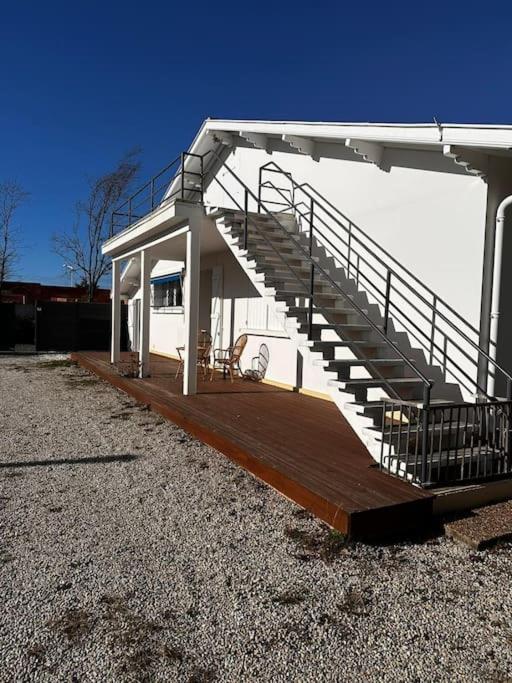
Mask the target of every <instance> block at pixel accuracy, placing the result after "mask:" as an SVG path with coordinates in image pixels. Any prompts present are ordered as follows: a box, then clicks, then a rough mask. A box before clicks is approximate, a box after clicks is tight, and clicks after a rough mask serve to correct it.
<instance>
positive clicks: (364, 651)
mask: <svg viewBox="0 0 512 683" xmlns="http://www.w3.org/2000/svg"><path fill="white" fill-rule="evenodd" d="M55 358H56V357H52V359H50V361H49V362H48V358H45V357H39V358H34V357H32V358H23V359H20V358H7V357H4V358H0V386H1V388H2V391H1V394H0V403H1V411H0V496H1V497H0V594H1V596H2V602H1V605H2V611H1V617H0V681H2V682H3V681H9V682H10V681H16V682H17V681H101V682H102V683H104V682H107V681H116V683H117V682H123V681H189V682H192V681H196V682H206V681H230V682H231V681H233V682H234V683H239V682H245V681H293V682H309V681H315V682H317V681H393V682H396V681H422V682H423V681H510V680H512V622H511V616H512V591H511V590H510V580H511V578H512V545H511V544H506V543H505V544H502V545H500V546H499V547H496V548H494V549H491V550H488V551H486V552H475V551H471V550H469V549H468V548H466V547H464V546H460V545H457V544H456V543H454V542H452V541H449V540H447V539H444V538H434V539H431V540H429V541H427V542H424V543H420V542H410V543H403V544H397V545H390V546H385V547H377V546H364V545H348V544H346V543H345V542H344V539H343V538H342V537H340V536H339V535H337V534H335V533H331V532H330V531H329V530H328V529H327V528H326V527H325V526H324V525H322V524H321V523H319V522H318V521H316V520H314V519H312V518H311V516H310V515H308V514H307V513H304V512H303V511H302V510H300V509H299V508H297V507H296V506H294V505H293V504H292V503H290V502H288V501H287V500H285V499H283V498H282V497H280V496H279V495H278V494H276V493H275V492H273V491H272V490H270V489H268V488H267V487H265V486H263V485H262V484H261V483H259V482H258V481H256V480H255V479H253V478H252V477H251V476H249V475H247V474H246V473H245V472H244V471H242V470H241V469H240V468H238V467H235V466H233V465H232V464H230V462H229V461H228V460H227V459H226V458H225V457H224V456H222V455H220V454H218V453H217V452H216V451H214V450H213V449H211V448H209V447H207V446H204V445H203V444H201V443H200V442H198V441H196V440H194V439H192V438H191V437H189V436H188V435H187V434H186V433H185V432H183V431H182V430H180V429H178V428H176V427H175V426H174V425H172V424H171V423H169V422H165V421H163V420H162V419H161V418H159V417H158V416H157V415H154V414H152V413H150V412H148V411H147V410H145V409H144V406H140V405H137V404H136V403H135V402H133V401H132V400H131V399H129V398H127V397H126V396H125V395H123V394H121V393H119V392H117V391H116V390H114V389H113V388H111V387H110V386H109V385H107V384H105V383H103V382H101V381H99V380H97V379H95V378H94V377H92V376H91V375H88V374H87V373H85V372H84V371H82V370H80V369H78V368H76V367H73V366H69V365H68V364H67V363H66V362H65V361H64V363H60V364H59V363H55V362H54V361H55Z"/></svg>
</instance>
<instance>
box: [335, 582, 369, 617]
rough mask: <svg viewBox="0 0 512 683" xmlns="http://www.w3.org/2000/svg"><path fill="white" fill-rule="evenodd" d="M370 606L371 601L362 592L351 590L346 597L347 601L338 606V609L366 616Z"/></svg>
mask: <svg viewBox="0 0 512 683" xmlns="http://www.w3.org/2000/svg"><path fill="white" fill-rule="evenodd" d="M368 604H369V600H368V598H367V596H366V595H365V594H364V593H363V592H362V591H360V590H357V589H355V588H351V589H350V590H349V591H348V593H347V595H346V596H345V600H344V601H343V602H342V603H340V604H339V605H338V609H340V610H341V611H343V612H348V613H349V614H355V615H358V616H360V615H363V614H366V612H367V607H368Z"/></svg>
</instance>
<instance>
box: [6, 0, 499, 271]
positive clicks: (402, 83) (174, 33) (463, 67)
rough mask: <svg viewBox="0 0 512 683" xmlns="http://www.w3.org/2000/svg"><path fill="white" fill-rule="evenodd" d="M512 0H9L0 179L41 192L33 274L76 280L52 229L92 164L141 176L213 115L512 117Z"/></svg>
mask: <svg viewBox="0 0 512 683" xmlns="http://www.w3.org/2000/svg"><path fill="white" fill-rule="evenodd" d="M511 20H512V7H511V6H510V3H509V6H507V3H505V2H492V1H491V2H487V3H481V2H473V1H472V0H466V1H464V2H462V1H460V2H450V1H449V0H448V2H445V3H427V2H415V1H414V0H408V1H407V2H404V1H402V0H394V1H393V2H364V3H363V2H359V3H357V2H352V3H347V2H343V1H342V0H338V1H337V2H320V3H307V4H306V3H299V2H287V1H281V2H273V3H267V2H260V3H251V4H248V3H240V2H218V3H212V2H208V3H203V2H188V3H186V2H185V3H183V2H182V3H171V2H168V1H167V2H151V1H146V2H144V3H142V2H130V1H129V0H126V1H123V2H112V1H111V2H106V1H105V0H103V2H97V1H96V0H88V1H87V2H84V1H81V0H77V1H76V2H73V3H70V2H69V1H67V2H52V1H51V0H48V2H39V1H37V2H35V1H34V0H32V1H28V2H23V3H21V2H18V3H15V2H10V3H4V4H3V6H2V17H1V24H0V69H1V88H0V180H4V179H6V178H14V179H16V180H17V181H18V182H20V183H21V184H22V185H23V186H24V187H25V188H26V189H27V190H28V191H29V192H30V193H31V199H30V202H29V203H28V204H27V205H26V206H25V207H24V209H23V210H22V211H20V213H19V221H18V222H19V223H20V225H22V227H23V229H24V240H25V243H26V247H25V250H24V252H23V254H22V260H21V263H20V268H19V272H18V274H17V275H18V276H19V278H25V279H34V280H41V281H44V282H55V283H58V282H64V281H67V279H66V280H65V279H64V277H63V275H62V272H63V269H62V259H61V258H59V257H57V256H55V255H54V254H52V252H51V244H50V237H51V234H52V233H53V232H56V231H61V230H63V229H66V228H67V227H69V226H71V225H72V224H73V220H74V206H75V203H76V201H77V200H78V199H80V198H81V197H83V196H84V195H85V194H86V192H87V177H90V176H94V175H97V174H99V173H102V172H104V171H107V170H109V169H110V168H111V167H113V166H114V165H115V163H116V161H117V160H118V158H119V157H120V156H121V155H122V154H123V153H124V152H125V151H126V150H128V149H130V148H133V147H134V146H140V147H141V148H142V149H143V154H142V161H143V168H142V174H141V177H142V178H144V177H145V176H150V175H152V174H153V173H154V172H156V171H158V170H159V168H160V167H162V166H164V165H165V164H166V163H167V162H168V161H169V160H170V159H172V158H173V157H174V156H175V155H176V154H177V153H179V152H180V151H181V150H182V149H186V148H187V147H188V145H189V143H190V142H191V140H192V138H193V137H194V135H195V133H196V131H197V129H198V127H199V126H200V124H201V122H202V120H203V119H204V118H206V117H208V116H211V117H214V118H266V119H296V120H324V121H391V122H415V121H431V120H432V117H433V116H434V115H435V116H436V117H437V118H438V119H439V120H440V121H442V122H443V123H447V122H459V123H468V122H469V123H478V122H488V123H512V92H511V90H510V88H509V84H510V79H511V73H512V68H511V66H512V63H511V62H512V57H511V51H510V29H509V26H510V23H511Z"/></svg>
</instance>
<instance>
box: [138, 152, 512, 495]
mask: <svg viewBox="0 0 512 683" xmlns="http://www.w3.org/2000/svg"><path fill="white" fill-rule="evenodd" d="M190 156H191V159H190V163H189V164H188V165H187V163H186V162H187V159H185V157H184V156H183V155H182V158H181V162H182V164H181V177H180V176H179V172H178V173H177V174H176V176H175V177H174V178H173V180H172V182H171V184H170V187H169V190H168V192H167V194H166V195H165V196H164V198H163V199H162V200H161V201H162V202H163V201H168V200H169V198H170V197H173V196H176V193H179V192H180V191H181V195H180V196H181V198H185V197H186V195H185V191H186V183H185V182H184V176H185V174H190V173H192V176H193V182H194V189H193V190H191V191H192V192H194V193H196V194H197V193H198V192H199V194H200V197H201V199H202V197H203V190H204V188H205V186H206V184H207V183H217V184H218V185H219V186H220V187H221V189H222V190H223V192H224V194H225V196H227V197H228V198H229V201H227V202H226V203H228V204H230V207H229V208H220V209H219V208H213V207H211V208H210V210H209V211H210V216H211V218H212V220H215V222H216V225H217V228H218V229H219V231H220V233H221V234H222V235H223V236H224V239H225V241H226V244H227V245H228V247H229V248H230V249H231V251H232V253H233V254H234V255H235V257H236V258H237V260H238V262H239V263H240V265H241V266H242V268H243V269H244V270H245V272H246V273H247V275H248V277H249V278H250V279H251V280H252V282H253V284H254V286H255V287H256V288H257V290H258V291H259V293H260V294H261V295H262V296H266V297H268V298H270V300H271V301H273V302H274V306H275V310H276V311H277V312H280V313H281V314H282V315H283V325H284V327H285V329H286V331H287V333H288V335H289V336H290V338H292V339H293V340H295V341H296V342H297V344H298V345H299V348H300V350H301V353H302V355H303V359H304V360H303V362H304V364H305V365H306V364H307V365H308V367H309V369H310V370H311V372H313V373H314V374H315V373H316V376H317V377H318V378H319V380H320V381H321V382H323V384H324V385H325V386H326V389H327V391H328V392H329V393H330V395H331V396H332V398H333V400H334V401H335V403H336V404H337V406H338V407H339V409H340V411H341V412H342V413H343V415H344V416H345V418H346V419H347V420H348V421H349V423H350V424H351V425H352V427H353V428H354V430H355V432H356V433H357V434H358V436H359V437H360V438H361V439H362V440H363V442H364V443H365V445H366V446H367V448H368V450H369V451H370V453H371V454H372V455H373V457H374V459H375V460H376V462H377V463H378V465H379V466H380V467H381V468H382V469H384V470H386V471H387V472H389V473H390V474H393V475H395V476H400V477H403V478H405V479H408V480H409V481H412V482H413V483H416V484H418V485H421V486H433V485H441V484H442V485H446V484H449V483H455V482H461V481H469V480H474V479H481V478H490V477H498V476H504V475H505V476H509V475H510V471H511V469H512V443H511V439H510V431H511V410H512V401H511V398H512V377H511V376H510V375H509V374H508V373H506V372H505V371H504V370H503V369H502V368H500V367H499V366H498V365H497V364H496V363H495V362H494V361H493V360H492V358H491V357H490V356H489V354H487V353H486V352H485V351H484V350H483V349H481V348H479V347H478V343H477V341H476V339H477V338H478V337H477V335H478V331H477V330H476V329H475V328H472V327H471V326H470V325H469V324H468V323H467V322H466V320H465V319H464V318H463V317H462V316H460V315H459V314H458V313H457V312H456V311H454V310H453V309H452V308H451V307H450V306H449V305H448V304H446V302H444V301H443V300H442V299H441V298H440V297H439V296H437V295H436V294H435V293H434V292H432V291H431V290H429V289H428V288H427V287H425V285H424V284H423V283H422V282H421V281H420V280H419V279H418V278H417V277H416V276H415V275H413V274H412V273H411V272H410V271H408V270H407V269H406V268H405V267H404V266H402V265H401V264H400V263H399V262H398V261H397V260H396V259H394V257H392V256H391V255H390V254H389V253H388V252H387V251H385V250H384V249H383V248H382V247H381V246H380V245H378V244H377V243H376V242H375V241H374V240H373V239H372V238H371V237H370V236H368V235H367V234H366V233H364V231H362V230H361V229H360V228H358V227H357V226H356V225H355V224H354V223H353V222H352V221H350V220H349V219H348V218H347V217H346V216H344V215H343V214H342V213H341V212H340V211H339V210H338V209H337V208H336V207H335V206H333V205H332V204H331V203H330V202H328V201H327V200H326V199H325V198H323V197H322V196H321V195H320V194H319V193H318V192H317V191H316V190H315V189H314V188H312V187H311V186H309V185H306V184H298V183H297V182H296V181H295V180H294V179H293V178H292V176H291V175H290V174H289V173H287V172H285V171H283V170H282V169H281V168H279V167H278V166H277V165H276V164H274V163H273V162H271V163H270V164H266V165H265V166H263V167H262V168H261V169H260V178H259V185H258V190H257V192H253V191H252V190H251V189H250V188H248V187H247V186H246V185H245V184H244V183H243V182H242V180H241V179H240V178H239V177H238V176H237V175H236V173H235V172H234V171H233V170H232V169H231V168H230V167H229V166H228V165H227V164H226V163H225V162H224V160H223V159H222V157H221V156H220V155H218V154H217V153H216V152H213V151H212V152H209V153H208V154H207V155H205V157H208V156H209V157H210V158H209V159H207V158H205V157H201V159H200V168H199V166H196V167H194V162H195V161H196V158H194V155H190ZM220 167H224V169H225V172H224V176H223V179H221V178H220V177H219V174H218V173H217V171H218V169H219V168H220ZM191 168H192V170H191ZM268 174H273V175H274V177H275V178H276V179H277V182H274V180H273V179H269V178H268ZM197 178H199V179H200V182H199V183H198V182H197ZM227 179H228V180H229V182H227ZM196 185H198V186H199V190H198V189H197V187H196ZM233 188H235V189H233ZM269 194H270V196H269ZM188 198H189V199H191V200H192V201H193V200H194V197H193V196H192V197H188ZM196 200H197V198H196ZM153 204H154V199H153V196H151V207H152V208H153ZM251 205H252V209H253V210H249V207H250V206H251ZM482 366H483V367H485V368H486V370H490V371H491V372H493V373H494V375H495V377H496V379H497V380H498V381H497V385H498V386H500V385H501V386H502V387H503V389H504V393H506V396H505V397H503V398H499V397H496V396H490V395H488V394H487V390H486V386H484V383H483V382H482V381H481V380H479V377H480V376H481V374H482V373H481V372H480V374H479V372H478V370H479V368H480V370H481V368H482ZM340 448H343V444H340Z"/></svg>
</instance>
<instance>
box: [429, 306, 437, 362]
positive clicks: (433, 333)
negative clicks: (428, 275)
mask: <svg viewBox="0 0 512 683" xmlns="http://www.w3.org/2000/svg"><path fill="white" fill-rule="evenodd" d="M436 307H437V296H436V295H435V294H434V298H433V300H432V323H431V328H430V329H431V332H430V365H432V362H433V360H434V343H435V336H436V313H437V308H436Z"/></svg>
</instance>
